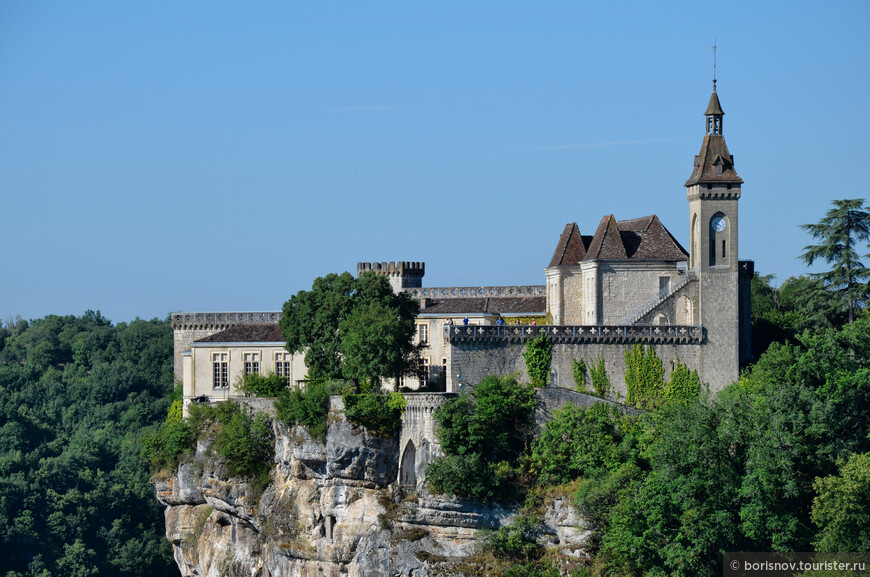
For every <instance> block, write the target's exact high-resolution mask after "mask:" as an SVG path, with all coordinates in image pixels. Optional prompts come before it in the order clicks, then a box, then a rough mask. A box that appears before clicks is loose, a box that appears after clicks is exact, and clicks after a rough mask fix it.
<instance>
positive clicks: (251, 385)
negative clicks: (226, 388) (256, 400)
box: [236, 373, 289, 397]
mask: <svg viewBox="0 0 870 577" xmlns="http://www.w3.org/2000/svg"><path fill="white" fill-rule="evenodd" d="M240 381H241V382H239V383H237V384H236V390H237V391H239V392H241V393H242V394H243V395H245V396H246V397H277V396H278V395H279V394H280V393H281V391H284V390H286V389H287V388H288V386H289V383H288V381H287V377H284V376H281V375H276V374H275V373H271V374H263V375H261V374H259V373H247V374H246V375H244V376H242V378H241V379H240Z"/></svg>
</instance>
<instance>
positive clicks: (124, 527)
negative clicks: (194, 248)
mask: <svg viewBox="0 0 870 577" xmlns="http://www.w3.org/2000/svg"><path fill="white" fill-rule="evenodd" d="M0 333H2V334H0V343H2V345H0V349H2V350H0V559H2V563H0V564H2V566H3V568H4V571H3V574H4V575H5V576H7V577H24V576H27V577H31V576H33V577H37V576H39V577H49V576H51V575H128V576H136V575H141V576H146V575H147V576H152V575H153V576H157V575H167V576H168V575H173V574H174V575H177V574H178V569H177V567H176V566H175V563H174V562H173V560H172V550H171V549H172V548H171V546H170V544H169V542H168V541H167V540H166V538H165V529H164V526H163V511H162V508H161V507H160V506H159V504H158V503H157V501H156V500H155V498H154V488H153V487H152V486H151V484H150V483H149V481H148V477H149V475H148V470H147V468H146V466H145V465H144V463H142V461H141V460H140V440H139V439H140V436H141V434H142V433H143V432H144V431H147V430H148V429H149V428H150V427H151V426H153V424H154V423H158V422H160V421H162V420H163V419H165V417H166V411H167V407H168V406H169V403H170V399H169V395H170V393H171V392H172V329H171V328H170V326H169V323H168V322H164V321H159V320H152V321H143V320H138V319H137V320H135V321H133V322H130V323H119V324H118V325H117V326H113V325H112V323H111V322H109V320H108V319H106V318H105V317H103V316H102V315H100V313H99V312H93V311H88V312H86V313H85V314H84V315H82V316H81V317H75V316H54V315H52V316H47V317H45V318H43V319H38V320H34V321H30V322H25V321H16V322H13V323H9V324H7V326H6V327H4V328H3V329H2V330H0Z"/></svg>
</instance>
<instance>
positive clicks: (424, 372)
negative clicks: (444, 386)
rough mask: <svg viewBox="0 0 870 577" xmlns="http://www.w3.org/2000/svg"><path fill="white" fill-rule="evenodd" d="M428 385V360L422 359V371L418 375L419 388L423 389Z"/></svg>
mask: <svg viewBox="0 0 870 577" xmlns="http://www.w3.org/2000/svg"><path fill="white" fill-rule="evenodd" d="M428 384H429V358H428V357H427V358H425V359H423V370H422V371H421V374H420V386H421V387H425V386H426V385H428Z"/></svg>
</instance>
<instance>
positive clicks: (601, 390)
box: [589, 357, 610, 398]
mask: <svg viewBox="0 0 870 577" xmlns="http://www.w3.org/2000/svg"><path fill="white" fill-rule="evenodd" d="M589 378H590V380H591V381H592V390H593V391H595V394H596V395H597V396H599V397H601V398H607V396H608V395H609V394H610V377H608V376H607V367H605V365H604V357H598V362H597V363H596V364H594V365H592V366H591V367H590V368H589Z"/></svg>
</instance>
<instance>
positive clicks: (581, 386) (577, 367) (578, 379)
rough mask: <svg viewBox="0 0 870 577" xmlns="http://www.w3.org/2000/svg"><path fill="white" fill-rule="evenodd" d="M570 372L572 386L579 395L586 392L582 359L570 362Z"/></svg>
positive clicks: (584, 365) (584, 364)
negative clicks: (572, 380) (572, 381)
mask: <svg viewBox="0 0 870 577" xmlns="http://www.w3.org/2000/svg"><path fill="white" fill-rule="evenodd" d="M571 372H572V373H573V374H574V384H575V385H576V386H577V390H578V391H580V392H581V393H585V392H586V363H585V362H583V359H575V360H573V361H571Z"/></svg>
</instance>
